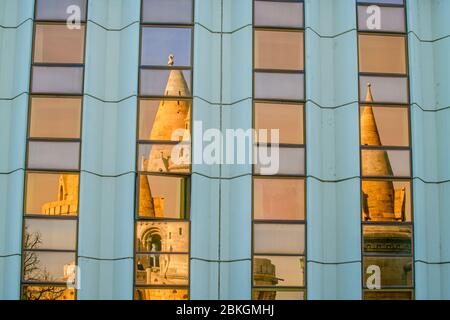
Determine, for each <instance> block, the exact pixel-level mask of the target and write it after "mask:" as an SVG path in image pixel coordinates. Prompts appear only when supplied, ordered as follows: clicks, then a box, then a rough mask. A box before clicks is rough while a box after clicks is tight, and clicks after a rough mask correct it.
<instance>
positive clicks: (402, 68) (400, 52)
mask: <svg viewBox="0 0 450 320" xmlns="http://www.w3.org/2000/svg"><path fill="white" fill-rule="evenodd" d="M358 38H359V71H360V72H377V73H399V74H406V41H405V37H403V36H380V35H368V34H361V35H359V36H358Z"/></svg>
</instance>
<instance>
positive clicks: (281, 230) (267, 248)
mask: <svg viewBox="0 0 450 320" xmlns="http://www.w3.org/2000/svg"><path fill="white" fill-rule="evenodd" d="M253 245H254V252H255V254H278V253H284V254H303V253H304V252H305V225H303V224H268V223H257V224H255V225H254V229H253Z"/></svg>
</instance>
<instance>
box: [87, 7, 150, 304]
mask: <svg viewBox="0 0 450 320" xmlns="http://www.w3.org/2000/svg"><path fill="white" fill-rule="evenodd" d="M140 6H141V4H140V0H131V1H130V0H119V1H117V0H100V1H97V0H96V1H89V8H88V23H87V39H86V71H85V85H84V111H83V124H82V127H83V135H82V141H83V144H82V158H81V171H82V172H81V182H80V218H79V219H80V220H79V221H80V222H79V236H78V238H79V244H78V259H79V266H80V269H81V289H80V290H79V291H78V298H79V299H133V237H134V232H133V230H134V202H135V193H134V192H135V157H136V156H135V154H136V143H135V142H136V110H137V86H138V65H139V62H138V61H139V60H138V59H139V23H140Z"/></svg>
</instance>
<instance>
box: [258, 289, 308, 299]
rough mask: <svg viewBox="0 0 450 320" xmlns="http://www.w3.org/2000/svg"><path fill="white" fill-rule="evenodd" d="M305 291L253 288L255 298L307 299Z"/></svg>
mask: <svg viewBox="0 0 450 320" xmlns="http://www.w3.org/2000/svg"><path fill="white" fill-rule="evenodd" d="M305 298H306V297H305V292H304V291H291V290H280V289H278V290H274V289H258V290H253V300H305Z"/></svg>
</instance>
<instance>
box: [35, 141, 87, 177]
mask: <svg viewBox="0 0 450 320" xmlns="http://www.w3.org/2000/svg"><path fill="white" fill-rule="evenodd" d="M79 156H80V143H79V142H41V141H39V142H38V141H30V142H28V168H29V169H54V170H78V169H79Z"/></svg>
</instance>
